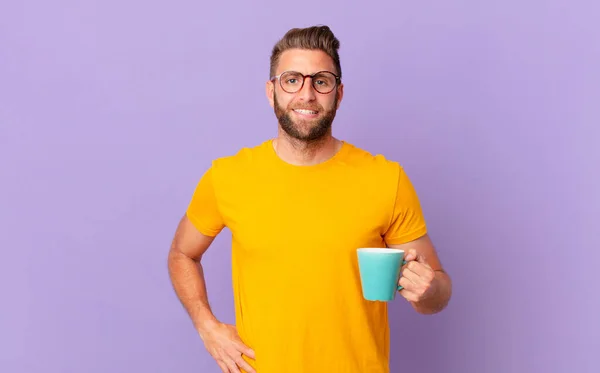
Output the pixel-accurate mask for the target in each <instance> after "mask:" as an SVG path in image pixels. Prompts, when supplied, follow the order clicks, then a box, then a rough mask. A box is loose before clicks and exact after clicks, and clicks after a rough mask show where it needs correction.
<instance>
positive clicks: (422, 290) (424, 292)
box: [388, 234, 452, 314]
mask: <svg viewBox="0 0 600 373" xmlns="http://www.w3.org/2000/svg"><path fill="white" fill-rule="evenodd" d="M388 247H390V248H397V249H402V250H404V251H405V253H406V256H405V260H406V261H407V262H408V264H406V265H405V267H404V269H403V270H402V278H401V279H400V282H399V284H400V285H402V286H403V287H404V289H403V290H401V291H400V294H402V296H404V297H405V298H406V299H407V300H408V301H409V302H410V303H411V305H412V306H413V308H414V309H415V310H416V311H417V312H419V313H421V314H434V313H438V312H440V311H442V310H443V309H444V308H446V306H447V305H448V302H449V301H450V297H451V295H452V281H451V279H450V276H449V275H448V274H447V273H446V272H445V271H444V269H443V268H442V265H441V263H440V260H439V257H438V255H437V252H436V250H435V247H434V246H433V243H432V242H431V239H430V237H429V235H427V234H426V235H424V236H422V237H420V238H418V239H416V240H414V241H411V242H407V243H403V244H396V245H388Z"/></svg>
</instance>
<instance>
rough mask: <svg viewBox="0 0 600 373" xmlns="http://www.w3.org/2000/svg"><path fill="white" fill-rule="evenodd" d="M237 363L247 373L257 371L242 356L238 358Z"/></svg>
mask: <svg viewBox="0 0 600 373" xmlns="http://www.w3.org/2000/svg"><path fill="white" fill-rule="evenodd" d="M235 362H236V364H237V365H238V366H239V367H240V368H242V369H243V370H244V371H246V372H247V373H256V371H255V370H254V369H253V368H252V367H251V366H250V364H248V362H246V360H244V359H243V358H242V356H241V355H240V356H238V357H237V358H236V360H235Z"/></svg>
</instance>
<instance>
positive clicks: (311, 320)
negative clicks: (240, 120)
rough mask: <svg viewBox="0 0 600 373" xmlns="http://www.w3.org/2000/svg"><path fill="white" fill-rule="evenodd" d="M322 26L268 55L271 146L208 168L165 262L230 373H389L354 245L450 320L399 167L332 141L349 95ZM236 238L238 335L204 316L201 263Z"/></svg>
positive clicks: (447, 290) (412, 298)
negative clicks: (391, 262) (391, 254)
mask: <svg viewBox="0 0 600 373" xmlns="http://www.w3.org/2000/svg"><path fill="white" fill-rule="evenodd" d="M338 49H339V41H338V40H337V38H336V37H335V36H334V35H333V33H332V32H331V30H330V29H329V28H328V27H326V26H315V27H308V28H303V29H292V30H290V31H288V32H287V33H286V34H285V35H284V37H283V38H282V39H281V40H280V41H279V42H278V43H277V44H276V45H275V47H274V48H273V51H272V56H271V68H270V79H269V80H268V81H267V83H266V95H267V99H268V101H269V103H270V105H271V106H272V107H273V110H274V112H275V116H276V117H277V120H278V122H279V127H278V134H277V137H276V138H274V139H269V140H267V141H264V142H263V143H262V144H259V145H257V146H254V147H249V148H244V149H241V150H240V151H239V152H238V153H237V154H235V155H232V156H226V157H222V158H219V159H216V160H214V161H213V163H212V165H211V167H210V168H209V169H208V170H206V172H205V173H204V175H202V177H201V178H200V181H199V183H198V185H197V186H196V189H195V191H194V194H193V196H192V197H191V201H190V204H189V206H188V208H187V211H186V213H185V215H184V216H183V218H182V219H181V221H180V222H179V225H178V227H177V231H176V233H175V238H174V239H173V244H172V246H171V250H170V252H169V259H168V261H169V272H170V276H171V281H172V283H173V286H174V289H175V291H176V293H177V295H178V297H179V299H180V300H181V302H182V304H183V306H184V307H185V309H186V310H187V312H188V313H189V315H190V317H191V319H192V321H193V324H194V326H195V328H196V330H197V331H198V333H199V335H200V337H201V339H202V340H203V342H204V345H205V347H206V349H207V350H208V352H209V353H210V354H211V355H212V356H213V358H214V359H215V361H216V362H217V364H218V365H219V366H220V368H221V370H222V371H223V372H226V373H238V372H248V373H255V372H257V373H320V372H323V373H325V372H327V373H358V372H364V373H388V372H389V357H390V349H389V339H390V337H389V327H388V315H387V312H388V309H387V304H386V303H384V302H370V301H366V300H365V299H364V298H363V297H362V293H361V285H360V277H359V272H358V266H357V255H356V249H357V248H359V247H395V248H402V249H405V250H406V252H407V255H406V260H407V261H408V264H407V265H406V266H405V267H404V269H403V272H402V277H401V279H400V281H399V284H400V285H402V286H403V289H402V290H401V291H400V293H399V294H400V295H402V296H403V297H404V299H405V300H406V301H408V302H410V303H411V305H412V306H413V308H414V309H415V310H416V312H419V313H422V314H430V313H436V312H439V311H441V310H442V309H444V307H445V306H446V305H447V303H448V301H449V299H450V294H451V281H450V278H449V277H448V275H447V274H446V273H445V272H444V270H443V269H442V266H441V264H440V261H439V259H438V256H437V254H436V250H435V249H434V247H433V244H432V242H431V240H430V239H429V236H428V234H427V227H426V224H425V219H424V217H423V213H422V211H421V207H420V203H419V200H418V197H417V194H416V192H415V190H414V188H413V186H412V184H411V182H410V180H409V178H408V176H407V175H406V173H405V172H404V170H403V168H402V167H401V166H400V165H399V164H398V163H397V162H394V161H391V160H388V159H386V158H385V157H383V156H381V155H371V154H369V153H368V152H366V151H364V150H362V149H360V148H358V147H356V146H354V145H352V144H350V143H348V142H345V141H342V140H340V139H337V138H335V137H334V136H333V135H332V123H333V121H334V119H335V115H336V111H337V110H338V109H339V107H340V104H341V102H342V98H343V96H344V86H343V84H342V69H341V65H340V58H339V55H338ZM225 227H228V228H229V229H230V231H231V233H232V238H233V240H232V246H233V247H232V271H233V273H232V276H233V291H234V301H235V315H236V325H235V326H234V325H228V324H224V323H222V322H220V321H219V320H218V319H217V318H216V317H215V316H214V314H213V313H212V311H211V308H210V305H209V302H208V297H207V293H206V284H205V281H204V276H203V272H202V266H203V262H202V260H201V259H202V255H203V254H204V253H205V252H206V250H208V248H209V246H210V245H211V243H212V242H213V240H214V238H215V237H216V235H217V234H219V233H220V232H221V231H222V230H223V228H225Z"/></svg>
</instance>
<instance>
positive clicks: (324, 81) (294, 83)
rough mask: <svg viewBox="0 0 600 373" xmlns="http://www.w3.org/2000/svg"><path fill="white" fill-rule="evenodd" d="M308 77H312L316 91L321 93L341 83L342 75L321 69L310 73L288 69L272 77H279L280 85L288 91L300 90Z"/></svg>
mask: <svg viewBox="0 0 600 373" xmlns="http://www.w3.org/2000/svg"><path fill="white" fill-rule="evenodd" d="M306 78H311V82H312V86H313V88H314V89H315V91H317V92H319V93H321V94H327V93H330V92H331V91H333V90H334V89H335V87H337V85H338V84H339V83H340V77H339V76H337V75H335V74H334V73H332V72H330V71H319V72H317V73H314V74H310V75H303V74H300V73H299V72H297V71H286V72H283V73H281V74H279V75H277V76H274V77H272V78H271V80H274V79H279V85H281V89H283V90H284V91H285V92H287V93H296V92H299V91H300V90H301V89H302V87H304V82H305V81H306Z"/></svg>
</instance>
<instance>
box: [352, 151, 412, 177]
mask: <svg viewBox="0 0 600 373" xmlns="http://www.w3.org/2000/svg"><path fill="white" fill-rule="evenodd" d="M346 146H347V147H348V151H347V155H346V162H347V164H348V165H349V166H351V167H355V168H357V169H360V170H362V171H364V172H372V173H375V174H380V175H381V176H384V175H385V176H387V177H394V178H397V177H398V176H399V175H400V174H401V173H402V172H403V167H402V165H401V164H400V163H399V162H398V161H395V160H393V159H390V158H388V157H386V156H385V155H383V154H375V153H372V152H370V151H368V150H365V149H363V148H360V147H358V146H356V145H354V144H351V143H346Z"/></svg>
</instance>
